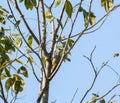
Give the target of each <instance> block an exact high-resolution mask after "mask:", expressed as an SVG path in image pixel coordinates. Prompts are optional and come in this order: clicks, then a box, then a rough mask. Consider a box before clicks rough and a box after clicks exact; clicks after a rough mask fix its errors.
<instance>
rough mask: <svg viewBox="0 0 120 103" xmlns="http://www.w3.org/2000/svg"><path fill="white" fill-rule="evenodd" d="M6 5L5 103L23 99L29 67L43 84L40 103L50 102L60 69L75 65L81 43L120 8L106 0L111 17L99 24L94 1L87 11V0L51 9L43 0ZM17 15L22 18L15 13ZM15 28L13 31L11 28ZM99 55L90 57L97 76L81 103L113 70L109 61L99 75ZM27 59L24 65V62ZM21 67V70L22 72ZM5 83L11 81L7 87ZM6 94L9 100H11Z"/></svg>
mask: <svg viewBox="0 0 120 103" xmlns="http://www.w3.org/2000/svg"><path fill="white" fill-rule="evenodd" d="M6 1H7V4H8V8H3V7H2V6H0V23H1V24H2V25H1V29H0V83H1V84H0V86H1V87H0V89H1V91H2V92H3V91H4V90H3V86H4V88H5V90H6V93H1V95H0V96H1V97H2V99H3V101H5V102H6V101H7V99H6V97H7V95H8V94H9V91H10V90H11V91H12V93H14V95H15V97H13V98H12V100H11V102H12V101H13V100H14V101H15V100H16V98H17V95H18V94H19V93H20V92H22V91H23V90H24V88H25V86H26V85H25V81H24V79H23V77H25V78H29V74H28V68H29V69H30V70H31V71H32V73H33V75H34V77H35V79H36V80H37V82H38V84H39V85H40V88H39V89H40V90H39V91H38V92H39V95H38V98H37V103H40V102H41V99H43V101H42V102H43V103H46V101H47V102H48V98H49V97H48V94H47V93H49V83H50V82H51V80H52V79H53V77H54V76H55V75H56V73H57V72H58V70H59V69H60V66H61V65H62V63H63V61H69V62H70V61H71V60H70V55H71V54H72V53H71V50H72V49H73V48H74V46H75V45H76V43H77V42H78V40H79V39H80V38H81V36H83V35H84V34H86V33H89V30H92V29H94V28H95V27H96V26H97V25H99V24H100V23H101V25H102V24H103V23H104V21H105V19H106V17H107V16H108V15H109V14H110V13H111V12H112V11H113V10H115V9H116V8H117V7H119V6H120V5H116V6H114V4H113V0H101V4H100V5H101V7H104V9H105V11H106V14H105V15H103V17H101V19H100V20H96V15H95V13H94V11H92V9H91V7H92V3H93V0H90V1H89V2H88V4H87V7H84V1H85V0H81V1H79V2H78V3H76V4H74V3H73V2H72V1H70V0H52V2H51V4H47V2H46V1H43V0H39V1H37V0H6ZM21 6H22V7H23V6H24V7H25V10H23V9H21V8H22V7H21ZM58 9H60V11H59V10H58ZM15 10H16V12H17V13H16V12H14V11H15ZM24 11H26V12H30V14H31V15H30V18H28V19H32V20H33V23H34V25H35V27H34V28H33V25H30V24H29V22H28V21H29V20H28V19H27V18H26V15H27V14H25V13H24ZM57 12H59V13H57ZM32 13H33V14H32ZM34 14H35V15H36V16H34ZM58 14H59V16H58ZM81 14H82V16H81V18H82V19H83V24H82V26H83V29H82V30H81V31H79V33H78V34H74V33H73V31H74V28H75V24H76V22H77V19H78V16H79V15H81ZM32 16H34V17H35V18H34V17H32ZM81 18H80V19H81ZM82 19H81V20H82ZM9 23H10V26H11V27H9V26H7V25H8V24H9ZM31 24H32V23H31ZM68 25H70V26H68ZM68 27H69V29H68ZM100 27H101V26H100ZM100 27H98V28H97V29H95V30H93V31H90V33H92V32H95V31H97V30H98V29H99V28H100ZM24 29H25V30H24ZM23 31H24V32H23ZM94 50H95V49H94ZM94 50H93V51H92V53H91V55H90V57H86V56H85V58H87V59H88V60H89V62H90V64H91V65H92V69H93V72H94V75H95V77H94V80H93V82H92V85H91V87H90V88H89V90H88V91H86V93H85V94H84V96H83V98H82V99H81V102H80V103H82V102H83V100H84V99H85V98H86V96H87V94H88V93H89V91H91V89H92V88H93V85H94V83H95V81H96V78H97V77H98V75H99V73H100V72H101V70H102V68H103V67H105V66H108V65H107V64H108V62H109V60H108V61H107V62H104V63H103V64H102V66H101V67H100V69H99V70H98V71H97V70H96V69H95V67H94V66H95V65H94V64H93V61H92V54H93V52H94ZM12 53H13V54H15V55H16V56H15V58H14V59H12V58H13V55H12ZM118 56H119V53H115V54H114V56H113V57H118ZM22 57H23V58H24V60H23V59H21V58H22ZM54 59H56V60H54ZM53 60H54V64H53ZM16 65H19V67H18V66H16ZM53 65H54V69H53V67H52V66H53ZM36 71H37V73H36ZM3 82H5V85H4V84H3ZM117 86H119V85H115V87H114V88H116V87H117ZM114 88H112V89H111V91H112V90H113V89H114ZM5 94H7V95H6V96H5ZM108 94H109V92H108ZM43 95H45V96H43ZM105 96H106V95H105ZM105 96H99V95H98V94H93V96H92V98H91V100H90V101H87V102H86V103H97V102H99V103H105V102H106V101H105V98H104V97H105ZM55 102H56V101H55ZM110 102H111V101H110Z"/></svg>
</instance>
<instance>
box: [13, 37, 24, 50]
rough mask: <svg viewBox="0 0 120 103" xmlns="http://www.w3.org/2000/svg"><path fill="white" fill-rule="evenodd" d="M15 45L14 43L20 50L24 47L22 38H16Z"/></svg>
mask: <svg viewBox="0 0 120 103" xmlns="http://www.w3.org/2000/svg"><path fill="white" fill-rule="evenodd" d="M13 43H14V45H15V46H17V47H18V48H19V47H21V45H22V39H21V38H20V37H16V38H15V39H14V41H13Z"/></svg>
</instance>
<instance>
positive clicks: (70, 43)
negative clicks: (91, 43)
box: [68, 39, 74, 47]
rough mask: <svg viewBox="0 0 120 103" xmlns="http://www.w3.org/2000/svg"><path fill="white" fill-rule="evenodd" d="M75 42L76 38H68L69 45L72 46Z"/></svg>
mask: <svg viewBox="0 0 120 103" xmlns="http://www.w3.org/2000/svg"><path fill="white" fill-rule="evenodd" d="M73 43H74V40H72V39H69V40H68V45H69V47H72V45H73Z"/></svg>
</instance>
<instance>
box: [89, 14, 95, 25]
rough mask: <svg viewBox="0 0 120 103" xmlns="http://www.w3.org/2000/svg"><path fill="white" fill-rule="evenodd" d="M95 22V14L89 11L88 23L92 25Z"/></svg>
mask: <svg viewBox="0 0 120 103" xmlns="http://www.w3.org/2000/svg"><path fill="white" fill-rule="evenodd" d="M95 23H96V16H95V15H94V13H93V12H90V24H91V25H94V24H95Z"/></svg>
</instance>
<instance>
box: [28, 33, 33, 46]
mask: <svg viewBox="0 0 120 103" xmlns="http://www.w3.org/2000/svg"><path fill="white" fill-rule="evenodd" d="M32 41H33V37H32V35H30V36H29V37H28V44H29V46H30V47H31V46H32Z"/></svg>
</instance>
